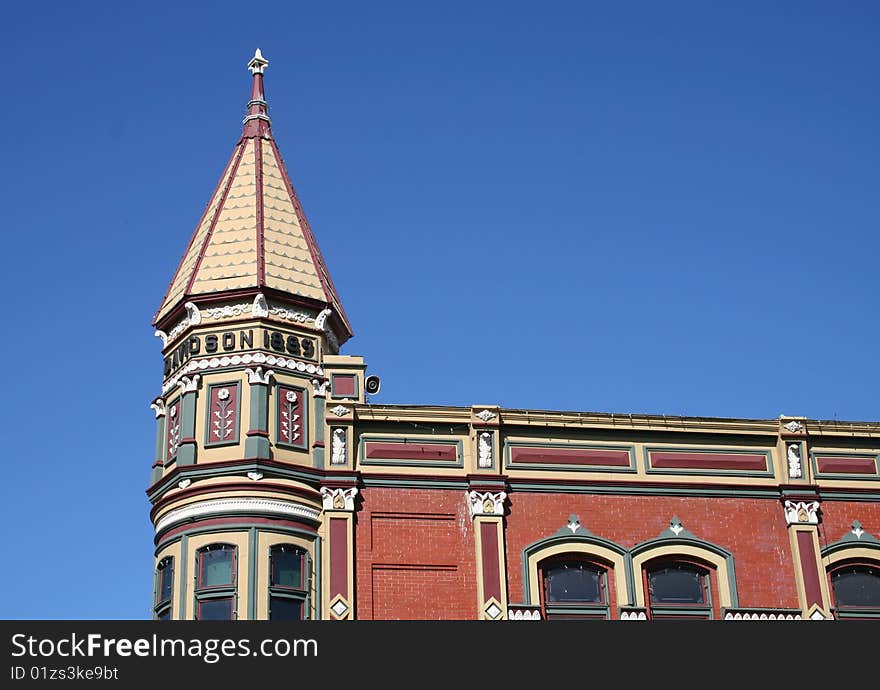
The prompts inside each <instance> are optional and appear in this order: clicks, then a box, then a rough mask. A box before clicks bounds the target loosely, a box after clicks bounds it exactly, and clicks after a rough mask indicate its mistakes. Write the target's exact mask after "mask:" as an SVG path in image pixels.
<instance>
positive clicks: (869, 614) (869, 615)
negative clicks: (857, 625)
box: [835, 609, 880, 620]
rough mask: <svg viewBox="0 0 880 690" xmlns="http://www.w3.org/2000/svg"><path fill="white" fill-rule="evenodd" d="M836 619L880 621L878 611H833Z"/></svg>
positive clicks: (879, 610)
mask: <svg viewBox="0 0 880 690" xmlns="http://www.w3.org/2000/svg"><path fill="white" fill-rule="evenodd" d="M835 612H836V613H837V617H838V619H841V620H878V619H880V609H874V610H871V611H852V610H848V609H847V610H844V611H841V610H840V609H835Z"/></svg>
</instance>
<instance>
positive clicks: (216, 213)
mask: <svg viewBox="0 0 880 690" xmlns="http://www.w3.org/2000/svg"><path fill="white" fill-rule="evenodd" d="M246 146H247V140H243V141H242V142H240V143H239V145H238V155H237V156H236V158H235V162H234V163H233V164H232V170H231V171H230V173H229V179H228V180H226V186H225V187H224V188H223V196H222V197H221V198H220V202H219V203H218V204H217V209H216V210H215V211H214V216H213V218H211V227H209V228H208V234H207V235H206V236H205V241H204V243H202V248H201V249H200V250H199V258H198V259H196V265H195V266H194V267H193V272H192V273H191V274H190V276H189V280H188V281H187V283H186V289H185V290H184V291H183V294H184V296H186V295H187V294H189V291H190V290H191V289H192V286H193V283H194V282H195V279H196V274H198V272H199V267H200V266H201V265H202V259H204V258H205V252H206V251H207V249H208V243H209V242H210V241H211V236H212V235H213V234H214V228H215V227H216V225H217V219H218V218H219V217H220V213H221V211H223V206H224V205H225V204H226V197H227V196H228V195H229V190H230V188H231V187H232V181H233V180H234V179H235V173H236V172H237V171H238V164H239V163H241V158H242V156H243V155H244V149H245V147H246Z"/></svg>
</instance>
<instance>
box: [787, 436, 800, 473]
mask: <svg viewBox="0 0 880 690" xmlns="http://www.w3.org/2000/svg"><path fill="white" fill-rule="evenodd" d="M787 448H788V450H787V453H786V454H787V456H788V478H789V479H800V478H801V477H803V470H802V468H801V444H800V443H789V444H788V446H787Z"/></svg>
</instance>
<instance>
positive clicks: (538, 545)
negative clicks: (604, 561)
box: [520, 532, 632, 606]
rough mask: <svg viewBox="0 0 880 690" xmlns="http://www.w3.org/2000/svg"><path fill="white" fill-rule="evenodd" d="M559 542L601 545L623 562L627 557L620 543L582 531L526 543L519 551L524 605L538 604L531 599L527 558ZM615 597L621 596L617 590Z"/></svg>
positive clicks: (629, 595)
mask: <svg viewBox="0 0 880 690" xmlns="http://www.w3.org/2000/svg"><path fill="white" fill-rule="evenodd" d="M560 544H591V545H593V546H602V547H604V548H606V549H609V550H611V551H613V552H614V553H616V554H618V555H620V556H623V559H624V563H626V562H627V558H628V553H627V550H626V549H625V548H624V547H622V546H621V545H620V544H617V543H616V542H613V541H611V540H610V539H605V538H603V537H597V536H595V535H588V534H584V533H582V532H581V533H578V534H574V533H572V534H571V535H566V534H561V535H559V534H554V535H553V536H551V537H545V538H544V539H539V540H538V541H533V542H532V543H531V544H527V545H526V546H524V547H523V549H522V551H521V552H520V558H521V560H522V564H521V565H522V576H523V577H522V581H523V603H525V604H526V605H528V606H536V605H537V604H538V602H533V601H532V599H531V573H530V572H529V558H530V557H531V556H532V555H533V554H535V553H537V552H538V551H542V550H543V549H546V548H547V547H549V546H557V545H560ZM626 595H627V599H632V595H631V594H630V592H627V593H626ZM617 598H618V599H620V598H621V597H620V593H619V592H618V594H617Z"/></svg>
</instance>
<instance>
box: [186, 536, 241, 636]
mask: <svg viewBox="0 0 880 690" xmlns="http://www.w3.org/2000/svg"><path fill="white" fill-rule="evenodd" d="M220 547H222V548H223V550H229V551H231V563H230V565H229V570H230V572H229V576H230V582H228V583H223V584H219V585H204V584H203V582H204V565H205V564H204V561H203V559H202V556H203V555H204V554H205V553H208V552H210V551H217V550H219V549H220ZM195 556H196V567H195V573H194V575H193V580H194V583H193V595H194V597H195V606H194V610H193V618H194V620H201V617H200V614H201V608H202V603H203V602H207V601H210V600H217V599H230V601H231V604H232V608H231V614H232V615H231V618H230V620H237V619H238V546H236V545H235V544H230V543H228V542H212V543H211V544H206V545H205V546H202V547H200V548H198V549H196V553H195Z"/></svg>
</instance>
